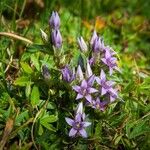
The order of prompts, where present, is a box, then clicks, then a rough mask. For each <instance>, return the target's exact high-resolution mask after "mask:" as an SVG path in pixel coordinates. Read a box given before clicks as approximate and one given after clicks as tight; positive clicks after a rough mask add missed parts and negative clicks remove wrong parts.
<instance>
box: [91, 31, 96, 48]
mask: <svg viewBox="0 0 150 150" xmlns="http://www.w3.org/2000/svg"><path fill="white" fill-rule="evenodd" d="M97 38H98V36H97V33H96V31H95V30H94V32H93V35H92V37H91V41H90V44H91V47H93V44H94V41H95V40H96V39H97Z"/></svg>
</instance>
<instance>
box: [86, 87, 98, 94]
mask: <svg viewBox="0 0 150 150" xmlns="http://www.w3.org/2000/svg"><path fill="white" fill-rule="evenodd" d="M88 90H89V93H90V94H91V93H95V92H98V90H96V89H95V88H88Z"/></svg>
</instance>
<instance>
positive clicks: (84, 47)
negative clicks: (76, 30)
mask: <svg viewBox="0 0 150 150" xmlns="http://www.w3.org/2000/svg"><path fill="white" fill-rule="evenodd" d="M78 44H79V47H80V50H81V51H82V52H87V50H88V47H87V45H86V43H85V41H84V39H83V38H82V37H80V38H78Z"/></svg>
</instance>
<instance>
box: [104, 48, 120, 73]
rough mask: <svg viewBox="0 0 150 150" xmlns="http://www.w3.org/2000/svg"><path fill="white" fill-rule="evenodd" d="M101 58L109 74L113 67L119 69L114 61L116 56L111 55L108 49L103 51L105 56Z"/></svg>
mask: <svg viewBox="0 0 150 150" xmlns="http://www.w3.org/2000/svg"><path fill="white" fill-rule="evenodd" d="M101 60H102V62H103V63H104V64H105V65H107V66H108V67H109V73H110V75H112V73H113V69H115V70H118V71H120V70H119V68H118V67H117V63H116V61H117V58H115V57H113V56H112V54H111V52H110V51H109V50H106V51H105V57H104V58H102V59H101Z"/></svg>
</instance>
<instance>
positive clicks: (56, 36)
mask: <svg viewBox="0 0 150 150" xmlns="http://www.w3.org/2000/svg"><path fill="white" fill-rule="evenodd" d="M52 44H53V45H54V46H55V47H56V48H60V47H61V46H62V37H61V34H60V31H59V30H53V31H52Z"/></svg>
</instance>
